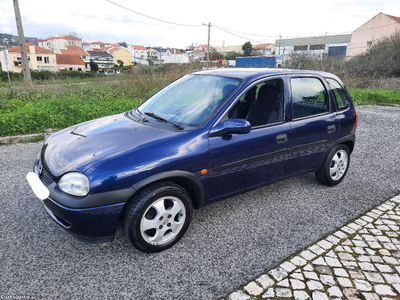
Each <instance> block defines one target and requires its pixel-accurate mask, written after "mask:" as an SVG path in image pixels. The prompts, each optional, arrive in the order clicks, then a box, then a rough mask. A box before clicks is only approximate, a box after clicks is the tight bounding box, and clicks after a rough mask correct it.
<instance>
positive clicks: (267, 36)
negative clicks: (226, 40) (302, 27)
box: [214, 24, 279, 38]
mask: <svg viewBox="0 0 400 300" xmlns="http://www.w3.org/2000/svg"><path fill="white" fill-rule="evenodd" d="M214 26H217V25H215V24H214ZM218 27H219V29H224V30H227V31H230V32H234V33H239V34H244V35H253V36H259V37H266V38H278V37H279V35H262V34H256V33H245V32H241V31H236V30H232V29H228V28H225V27H222V26H219V25H218Z"/></svg>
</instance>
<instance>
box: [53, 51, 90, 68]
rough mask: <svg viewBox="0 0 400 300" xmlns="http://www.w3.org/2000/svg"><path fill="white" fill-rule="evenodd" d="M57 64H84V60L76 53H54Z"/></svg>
mask: <svg viewBox="0 0 400 300" xmlns="http://www.w3.org/2000/svg"><path fill="white" fill-rule="evenodd" d="M56 60H57V65H83V66H84V65H85V62H84V61H83V60H82V58H80V57H79V56H77V55H65V54H56Z"/></svg>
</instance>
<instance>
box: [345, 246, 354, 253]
mask: <svg viewBox="0 0 400 300" xmlns="http://www.w3.org/2000/svg"><path fill="white" fill-rule="evenodd" d="M343 249H344V251H346V252H347V253H353V249H352V248H351V247H349V246H343Z"/></svg>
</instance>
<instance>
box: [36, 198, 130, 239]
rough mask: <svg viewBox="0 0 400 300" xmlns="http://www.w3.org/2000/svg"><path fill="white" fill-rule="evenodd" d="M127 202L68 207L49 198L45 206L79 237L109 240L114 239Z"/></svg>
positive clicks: (60, 223)
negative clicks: (89, 206) (77, 207)
mask: <svg viewBox="0 0 400 300" xmlns="http://www.w3.org/2000/svg"><path fill="white" fill-rule="evenodd" d="M124 205H125V203H118V204H112V205H107V206H100V207H93V208H82V209H76V208H68V207H65V206H62V205H60V204H58V203H57V202H56V201H54V200H52V199H50V198H47V199H45V200H44V201H43V206H44V209H45V210H46V212H47V213H48V214H49V215H50V217H51V218H52V219H53V220H54V221H55V222H56V223H57V224H58V225H60V226H61V227H63V228H64V229H65V230H67V231H68V232H70V233H71V234H72V235H73V236H75V237H76V238H77V239H79V240H81V241H84V242H91V243H96V242H109V241H112V240H113V239H114V234H115V231H116V230H117V224H118V220H119V216H120V215H121V211H122V209H123V207H124Z"/></svg>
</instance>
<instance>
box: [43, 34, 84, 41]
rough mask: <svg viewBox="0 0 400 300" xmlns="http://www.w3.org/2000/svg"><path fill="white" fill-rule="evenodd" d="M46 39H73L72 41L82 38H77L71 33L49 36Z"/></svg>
mask: <svg viewBox="0 0 400 300" xmlns="http://www.w3.org/2000/svg"><path fill="white" fill-rule="evenodd" d="M47 40H74V41H82V39H80V38H77V37H76V36H73V35H69V34H68V35H62V36H53V37H49V38H48V39H47Z"/></svg>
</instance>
